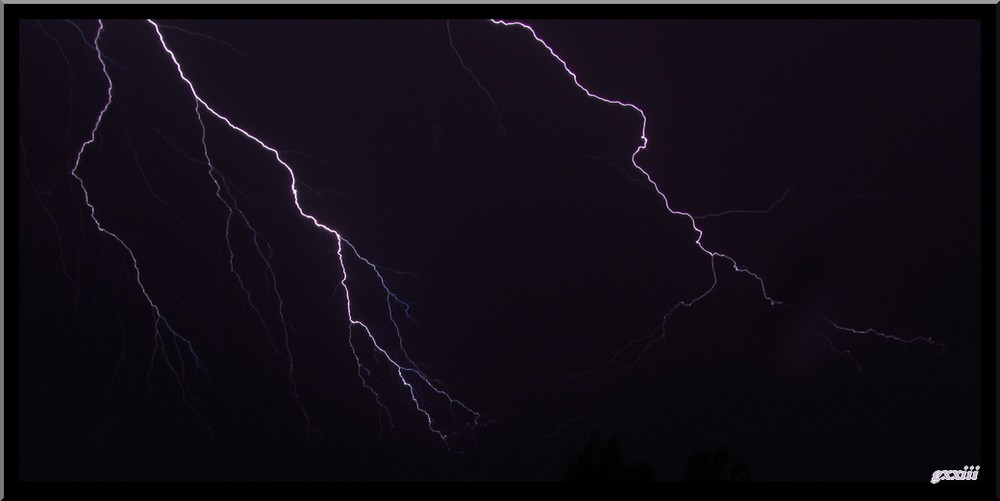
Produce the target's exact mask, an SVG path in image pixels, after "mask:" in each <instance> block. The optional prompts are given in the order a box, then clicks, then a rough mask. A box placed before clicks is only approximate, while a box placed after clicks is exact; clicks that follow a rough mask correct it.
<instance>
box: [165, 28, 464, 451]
mask: <svg viewBox="0 0 1000 501" xmlns="http://www.w3.org/2000/svg"><path fill="white" fill-rule="evenodd" d="M147 22H148V23H149V24H150V25H151V26H152V27H153V29H154V30H155V32H156V35H157V37H158V39H159V41H160V45H161V46H162V47H163V50H164V52H165V53H166V54H167V55H168V56H169V57H170V60H171V61H172V62H173V64H174V67H175V68H176V70H177V75H178V78H180V79H181V80H182V81H183V82H184V84H185V85H186V86H187V88H188V90H190V92H191V96H192V98H193V99H194V101H195V111H196V112H197V115H198V120H199V122H201V127H202V146H203V147H204V149H205V153H206V156H205V158H206V161H207V162H208V163H209V165H210V166H211V160H210V159H209V157H208V154H207V151H208V145H207V142H206V140H205V134H204V131H205V128H204V122H203V121H202V115H201V110H202V109H204V110H205V111H207V112H208V113H209V114H210V115H212V116H214V117H215V118H217V119H218V120H221V121H222V122H223V123H225V125H226V126H227V127H229V128H230V129H231V130H233V131H235V132H237V133H239V134H241V135H242V136H243V137H245V138H246V139H249V140H250V141H251V142H253V143H255V144H256V145H257V146H259V147H261V148H263V149H264V150H266V151H267V152H269V153H270V154H271V155H272V156H273V157H274V161H275V162H277V163H278V164H279V165H280V166H281V167H283V168H284V169H285V170H286V171H287V173H288V176H289V190H290V193H291V199H292V203H293V204H294V205H295V208H296V210H297V211H298V213H299V215H300V216H301V217H303V218H305V219H306V220H308V221H309V222H310V223H312V225H313V226H314V227H315V228H317V229H319V230H321V231H323V232H325V233H327V234H329V235H330V236H331V237H332V238H333V240H334V242H335V243H336V253H337V265H338V272H339V274H340V276H341V280H340V287H341V291H342V292H343V294H344V302H345V313H346V314H347V321H348V323H349V325H348V344H349V346H350V349H351V352H352V353H353V354H354V358H355V361H356V363H357V367H358V377H359V379H360V380H361V383H362V385H363V386H364V387H365V388H366V389H368V390H369V391H370V392H371V393H372V395H373V397H374V398H375V401H376V404H377V405H378V407H379V409H380V412H385V413H386V414H388V413H389V409H388V407H387V405H386V404H385V403H384V402H383V399H382V397H381V395H380V394H379V392H378V391H377V390H376V389H375V386H374V384H373V383H374V382H375V380H374V376H373V375H372V371H371V370H370V369H369V368H368V367H366V366H365V364H364V363H363V362H362V360H361V357H360V356H359V355H358V350H357V348H356V346H355V344H354V333H355V332H356V331H360V332H361V333H363V334H364V337H365V339H366V340H367V342H368V343H369V344H371V346H372V347H373V349H374V353H375V354H376V355H377V356H378V357H379V358H380V359H381V360H383V361H385V362H388V363H389V364H390V365H391V366H392V368H393V369H394V372H395V374H396V377H397V383H398V384H399V385H401V386H402V387H403V388H404V389H405V391H406V393H407V394H408V395H409V397H410V400H411V402H412V404H413V407H414V408H415V410H416V411H417V412H418V413H420V414H421V415H422V416H423V417H424V418H425V420H426V423H427V427H428V429H429V430H430V431H431V432H433V433H434V434H435V435H437V436H438V437H439V438H440V439H441V440H442V441H443V442H444V443H445V444H446V445H447V444H448V440H449V439H450V438H451V437H452V436H453V434H454V433H457V432H458V431H462V430H465V429H470V428H475V427H478V426H480V425H481V424H482V422H481V420H482V416H481V415H480V414H479V413H478V412H476V411H474V410H472V408H470V407H469V406H468V405H466V404H465V403H464V402H462V401H461V400H458V399H456V398H454V397H452V396H451V395H450V394H449V393H448V392H446V391H444V390H442V389H441V388H439V387H438V385H436V384H435V383H434V381H433V380H432V379H431V378H430V377H428V376H427V375H426V374H424V373H423V371H421V370H420V369H419V368H418V366H417V364H416V363H414V362H413V360H412V359H411V358H410V356H409V354H408V353H407V352H406V350H405V348H404V347H403V340H402V335H401V333H400V329H399V324H398V323H397V322H396V320H395V317H394V316H393V305H394V304H397V305H399V306H400V307H402V308H403V309H404V311H406V312H408V310H409V305H407V304H406V303H405V302H404V301H402V300H401V299H400V298H399V296H397V295H396V294H395V293H394V292H392V290H391V289H390V288H389V286H388V284H387V282H386V280H385V277H384V276H383V275H382V273H381V271H380V270H381V268H380V267H379V266H378V265H376V264H375V263H374V262H372V261H371V260H369V259H367V258H365V257H364V256H363V255H362V254H361V253H360V252H358V249H357V248H356V247H355V246H354V244H352V243H351V242H350V241H348V240H347V239H346V238H345V237H344V236H343V235H342V234H341V233H340V232H338V231H337V230H336V229H334V228H333V227H332V226H330V225H327V224H325V223H323V222H321V221H320V220H319V219H318V218H317V217H316V216H314V215H312V214H310V213H309V212H307V211H306V210H305V209H304V208H303V207H302V204H301V201H300V200H299V182H298V179H297V176H296V175H295V170H294V169H293V168H292V166H291V165H289V164H288V163H287V162H286V161H285V160H284V159H283V158H282V156H281V153H280V152H279V151H278V149H276V148H274V147H272V146H270V145H268V144H267V143H265V142H264V141H263V140H261V139H260V138H258V137H257V136H255V135H253V134H251V133H250V132H249V131H247V130H246V129H244V128H242V127H240V126H238V125H236V124H235V123H233V122H232V121H231V120H230V119H229V118H228V117H226V116H224V115H222V114H221V113H219V112H218V111H216V110H215V109H214V108H213V107H212V106H211V105H210V104H209V103H208V102H206V101H205V100H204V99H203V98H202V97H201V96H200V95H199V93H198V91H197V89H196V88H195V86H194V83H193V82H191V80H190V79H189V78H188V77H187V75H186V74H185V73H184V69H183V67H182V66H181V63H180V61H179V60H178V59H177V55H176V54H175V53H174V51H173V50H171V49H170V47H169V45H168V44H167V41H166V38H165V37H164V35H163V30H162V29H161V27H160V25H159V24H157V23H156V22H155V21H153V20H152V19H148V20H147ZM211 169H212V171H213V172H214V167H211ZM213 180H216V178H215V177H214V176H213ZM216 186H217V188H218V187H219V184H218V182H217V181H216ZM216 194H217V196H218V195H219V192H218V191H217V192H216ZM219 199H220V200H223V199H222V197H221V196H219ZM223 202H224V203H225V201H224V200H223ZM227 207H228V205H227ZM230 210H231V212H230V216H232V214H233V212H232V209H230ZM241 219H243V220H244V222H245V223H247V224H249V223H248V222H247V221H246V217H245V215H242V216H241ZM254 233H255V235H256V231H255V232H254ZM345 247H346V248H348V249H349V250H350V252H351V254H352V255H353V256H354V258H355V259H357V260H358V261H360V262H361V263H363V264H364V265H365V267H366V268H367V269H368V270H369V271H371V272H372V273H374V275H375V276H376V277H377V280H378V281H379V283H380V284H381V287H382V290H383V292H384V293H385V297H386V310H385V313H386V316H387V317H388V319H389V320H390V322H391V324H392V326H393V329H394V331H395V335H396V339H397V341H398V345H399V352H398V354H394V353H390V351H389V350H387V349H386V348H384V347H383V346H382V343H380V341H379V339H378V336H376V335H375V333H374V332H373V330H372V328H371V327H369V325H368V324H366V323H365V322H364V321H362V320H360V319H359V318H358V316H357V315H356V312H355V309H354V306H353V304H352V302H351V297H352V294H351V287H350V286H348V284H347V281H348V278H349V276H350V271H349V270H350V269H351V268H352V267H351V266H349V265H348V260H347V259H346V257H345V252H344V249H345ZM258 250H259V248H258ZM271 277H272V279H273V278H274V277H273V272H272V273H271ZM272 283H273V282H272ZM245 290H246V289H245V288H244V291H245ZM248 294H249V293H248ZM285 332H286V336H285V349H286V354H289V355H290V349H289V346H288V336H287V330H286V331H285ZM293 373H294V364H293V363H292V362H291V359H290V358H289V377H290V379H291V378H292V376H293ZM292 380H293V381H294V379H292ZM435 399H436V400H438V401H440V400H443V401H444V402H445V406H446V408H447V410H448V411H449V413H450V414H451V415H452V416H455V412H456V411H457V412H459V413H460V415H459V416H458V417H455V418H454V419H453V423H452V424H451V426H450V427H449V428H450V429H446V428H445V427H444V426H443V425H442V424H440V421H442V419H440V418H438V417H436V416H435V413H434V412H433V411H432V409H431V405H433V404H434V400H435ZM380 415H381V414H380ZM390 420H391V416H390ZM449 449H451V448H450V446H449Z"/></svg>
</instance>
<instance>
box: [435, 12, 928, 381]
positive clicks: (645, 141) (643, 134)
mask: <svg viewBox="0 0 1000 501" xmlns="http://www.w3.org/2000/svg"><path fill="white" fill-rule="evenodd" d="M490 22H492V23H493V24H496V25H501V26H517V27H519V28H522V29H524V30H527V31H528V33H530V34H531V36H532V37H533V38H534V39H535V41H537V42H538V43H539V44H541V45H542V46H543V47H545V50H547V51H548V53H549V55H551V56H552V57H553V58H554V59H555V60H556V61H558V62H559V64H561V65H562V67H563V70H565V71H566V73H568V74H569V76H570V77H571V78H572V79H573V83H574V84H575V85H576V87H577V88H579V89H580V90H582V91H583V92H585V93H586V94H587V96H588V97H591V98H593V99H597V100H598V101H601V102H604V103H607V104H613V105H616V106H621V107H623V108H629V109H632V110H634V111H636V112H638V113H639V115H640V116H641V117H642V130H641V133H640V138H641V142H640V144H639V146H638V147H637V148H636V149H635V151H633V152H632V156H631V162H632V167H634V168H635V169H636V170H638V171H639V172H640V173H641V174H642V175H643V177H645V178H646V181H647V182H648V183H649V185H650V186H651V187H652V188H653V190H654V191H656V194H657V195H659V197H660V199H661V200H663V205H664V207H666V209H667V211H668V212H670V213H671V214H673V215H675V216H683V217H685V218H687V219H688V221H690V222H691V229H693V230H694V231H695V233H696V234H697V238H695V241H694V243H695V245H697V246H698V248H699V249H701V251H702V252H703V253H705V255H707V256H708V257H709V259H710V260H711V264H712V283H711V285H710V286H709V287H708V289H706V290H705V291H704V292H702V293H701V294H700V295H698V296H697V297H695V298H693V299H690V300H686V301H680V302H678V303H677V304H675V305H673V306H672V307H671V308H670V309H669V310H668V311H667V313H666V314H665V315H664V316H663V321H662V323H661V328H660V335H658V336H657V335H656V332H655V331H654V332H653V333H652V334H650V335H648V336H645V337H643V338H640V339H636V340H633V341H631V342H629V343H628V344H626V345H625V346H624V347H623V348H621V349H620V350H618V351H617V352H616V353H615V354H614V355H613V356H612V357H611V359H610V360H609V361H608V362H606V363H605V364H604V365H602V366H601V367H599V368H598V369H595V370H592V371H587V372H586V373H583V374H577V375H574V376H570V378H572V377H575V376H580V375H584V374H594V373H597V375H598V376H599V375H600V373H601V372H602V371H603V370H604V369H606V368H607V367H608V366H610V365H611V364H612V363H613V362H614V361H615V360H616V359H617V358H618V357H619V356H621V355H622V353H623V352H625V351H626V350H627V349H628V348H629V347H631V346H633V345H634V344H635V343H637V342H646V345H645V347H644V348H643V350H642V352H641V353H640V354H639V358H641V357H642V355H643V354H644V353H645V352H646V350H647V349H648V348H649V347H650V346H651V345H652V344H653V343H654V342H655V341H657V340H659V339H662V340H664V341H666V337H665V328H666V322H667V320H668V319H669V318H670V316H671V315H672V314H673V313H674V312H675V311H676V310H677V309H679V308H681V307H684V308H690V307H691V306H692V305H694V304H695V303H697V302H698V301H701V300H702V299H704V298H705V297H706V296H708V295H709V294H710V293H711V292H712V291H713V290H715V286H716V285H717V284H718V276H717V274H716V271H715V259H716V258H721V259H723V260H725V261H728V262H729V263H730V264H731V265H732V267H733V270H735V271H737V272H740V273H744V274H747V275H749V276H751V277H753V278H754V279H755V280H756V281H757V283H758V284H759V285H760V290H761V294H762V296H763V297H764V299H765V300H767V302H768V303H769V304H770V305H771V306H777V305H784V303H782V302H781V301H778V300H776V299H774V298H772V297H771V296H769V295H768V294H767V290H766V289H765V288H764V280H763V279H762V278H761V277H760V276H759V275H757V274H756V273H754V272H752V271H750V270H749V269H747V268H743V267H740V265H739V264H738V263H737V262H736V260H735V259H733V258H732V257H729V256H727V255H725V254H723V253H721V252H717V251H713V250H709V249H708V248H706V247H705V246H704V245H703V244H702V242H701V239H702V237H703V236H704V232H703V231H702V230H701V228H699V227H698V224H697V222H696V220H697V219H700V218H706V217H714V216H719V215H723V214H732V213H763V212H767V211H770V210H771V209H773V208H774V206H775V205H777V204H778V203H780V202H781V201H782V200H784V199H785V198H786V197H787V196H788V194H789V193H792V187H794V186H795V185H793V186H792V187H790V188H789V189H788V190H786V191H785V194H784V195H783V196H782V197H781V199H780V200H778V201H777V202H775V203H774V204H772V205H771V206H770V207H768V208H767V209H766V210H764V211H746V210H743V211H727V212H724V213H719V214H709V215H707V216H701V217H698V216H694V215H692V214H691V213H688V212H684V211H679V210H674V209H673V208H671V207H670V201H669V200H668V199H667V196H666V195H665V194H664V193H663V191H662V190H660V187H659V186H658V185H657V183H656V181H654V180H653V178H652V176H650V174H649V172H648V171H646V170H645V169H643V168H642V167H641V166H640V165H639V162H638V161H637V160H636V157H637V156H638V155H639V153H641V152H642V150H644V149H646V146H647V144H648V142H649V140H648V139H647V137H646V123H647V119H646V113H645V112H644V111H643V110H642V109H641V108H639V107H638V106H636V105H634V104H631V103H626V102H623V101H618V100H615V99H610V98H606V97H603V96H600V95H597V94H595V93H593V92H591V91H590V90H589V89H587V88H586V87H584V86H583V84H581V83H580V80H579V78H577V75H576V73H574V72H573V70H571V69H570V67H569V65H568V64H567V63H566V61H565V60H564V59H563V58H562V57H560V56H559V55H558V54H556V52H555V50H554V49H553V48H552V47H551V46H550V45H549V44H548V43H547V42H546V41H545V40H543V39H542V38H541V37H539V36H538V34H537V33H536V32H535V30H534V28H532V27H531V26H528V25H527V24H524V23H522V22H519V21H504V20H499V19H490ZM449 36H450V32H449ZM452 48H454V44H453V45H452ZM462 66H463V67H465V68H466V69H467V70H468V67H467V66H466V65H465V63H464V61H462ZM476 83H477V84H479V80H478V79H476ZM480 87H482V85H481V84H480ZM490 99H491V101H492V96H490ZM796 184H797V183H796ZM826 320H827V322H829V323H830V324H831V325H832V326H833V327H834V328H836V329H838V330H841V331H844V332H850V333H854V334H870V335H875V336H878V337H881V338H884V339H888V340H891V341H896V342H901V343H904V344H909V343H912V342H915V341H921V342H925V343H928V344H934V345H938V346H943V345H941V344H940V343H937V342H935V341H933V340H931V339H930V338H923V337H916V338H912V339H905V338H901V337H898V336H893V335H889V334H884V333H882V332H879V331H876V330H875V329H866V330H859V329H852V328H848V327H843V326H840V325H838V324H836V323H835V322H833V321H832V320H829V319H826ZM827 340H828V341H829V339H827ZM832 347H833V345H832V342H831V348H832ZM834 351H836V352H838V353H846V354H847V356H848V357H849V358H850V359H851V361H852V362H854V363H855V365H857V362H856V361H854V359H853V357H850V351H841V350H836V348H834ZM639 358H637V359H636V360H635V361H634V362H633V364H632V365H635V363H638V361H639ZM858 369H859V371H860V366H858ZM595 378H596V376H595ZM592 382H593V380H592Z"/></svg>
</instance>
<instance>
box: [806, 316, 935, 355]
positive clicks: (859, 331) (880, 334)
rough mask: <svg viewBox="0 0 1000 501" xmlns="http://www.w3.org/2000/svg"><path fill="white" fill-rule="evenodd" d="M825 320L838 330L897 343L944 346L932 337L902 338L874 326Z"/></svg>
mask: <svg viewBox="0 0 1000 501" xmlns="http://www.w3.org/2000/svg"><path fill="white" fill-rule="evenodd" d="M823 320H826V322H827V323H829V324H830V325H832V326H833V328H834V329H837V330H839V331H843V332H849V333H851V334H862V335H865V334H870V335H874V336H878V337H880V338H882V339H888V340H890V341H895V342H897V343H903V344H910V343H914V342H917V341H920V342H922V343H927V344H932V345H934V346H938V347H941V348H943V347H944V344H942V343H939V342H937V341H935V340H933V339H931V338H930V337H914V338H909V339H907V338H902V337H899V336H893V335H892V334H886V333H884V332H879V331H877V330H875V329H872V328H868V329H854V328H851V327H844V326H842V325H840V324H838V323H837V322H834V321H833V320H830V319H829V318H824V319H823Z"/></svg>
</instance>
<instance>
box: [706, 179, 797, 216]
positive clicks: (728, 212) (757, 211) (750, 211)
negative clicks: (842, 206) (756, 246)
mask: <svg viewBox="0 0 1000 501" xmlns="http://www.w3.org/2000/svg"><path fill="white" fill-rule="evenodd" d="M801 183H802V181H796V182H795V183H794V184H792V185H791V186H789V187H788V189H787V190H785V192H784V193H783V194H782V195H781V198H779V199H777V200H775V201H774V202H772V203H771V205H769V206H767V208H766V209H733V210H726V211H722V212H713V213H711V214H704V215H701V216H695V217H694V218H695V219H710V218H713V217H721V216H728V215H731V214H768V213H770V212H771V210H773V209H774V208H775V207H777V206H778V204H780V203H782V202H784V201H785V199H786V198H788V196H789V195H795V194H796V193H795V190H794V188H795V187H796V186H798V185H799V184H801Z"/></svg>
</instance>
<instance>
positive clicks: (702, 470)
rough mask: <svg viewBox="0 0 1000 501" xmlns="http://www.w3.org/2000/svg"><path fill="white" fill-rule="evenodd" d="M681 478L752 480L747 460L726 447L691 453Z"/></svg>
mask: <svg viewBox="0 0 1000 501" xmlns="http://www.w3.org/2000/svg"><path fill="white" fill-rule="evenodd" d="M681 480H683V481H687V482H745V481H747V480H750V469H749V468H748V467H747V465H746V462H744V461H743V460H742V459H740V458H738V457H735V456H733V455H732V454H731V453H730V452H729V450H728V449H726V448H725V447H719V448H718V449H715V450H711V451H705V452H697V453H694V454H692V455H691V458H690V459H689V460H688V464H687V468H686V469H685V470H684V476H683V477H681Z"/></svg>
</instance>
